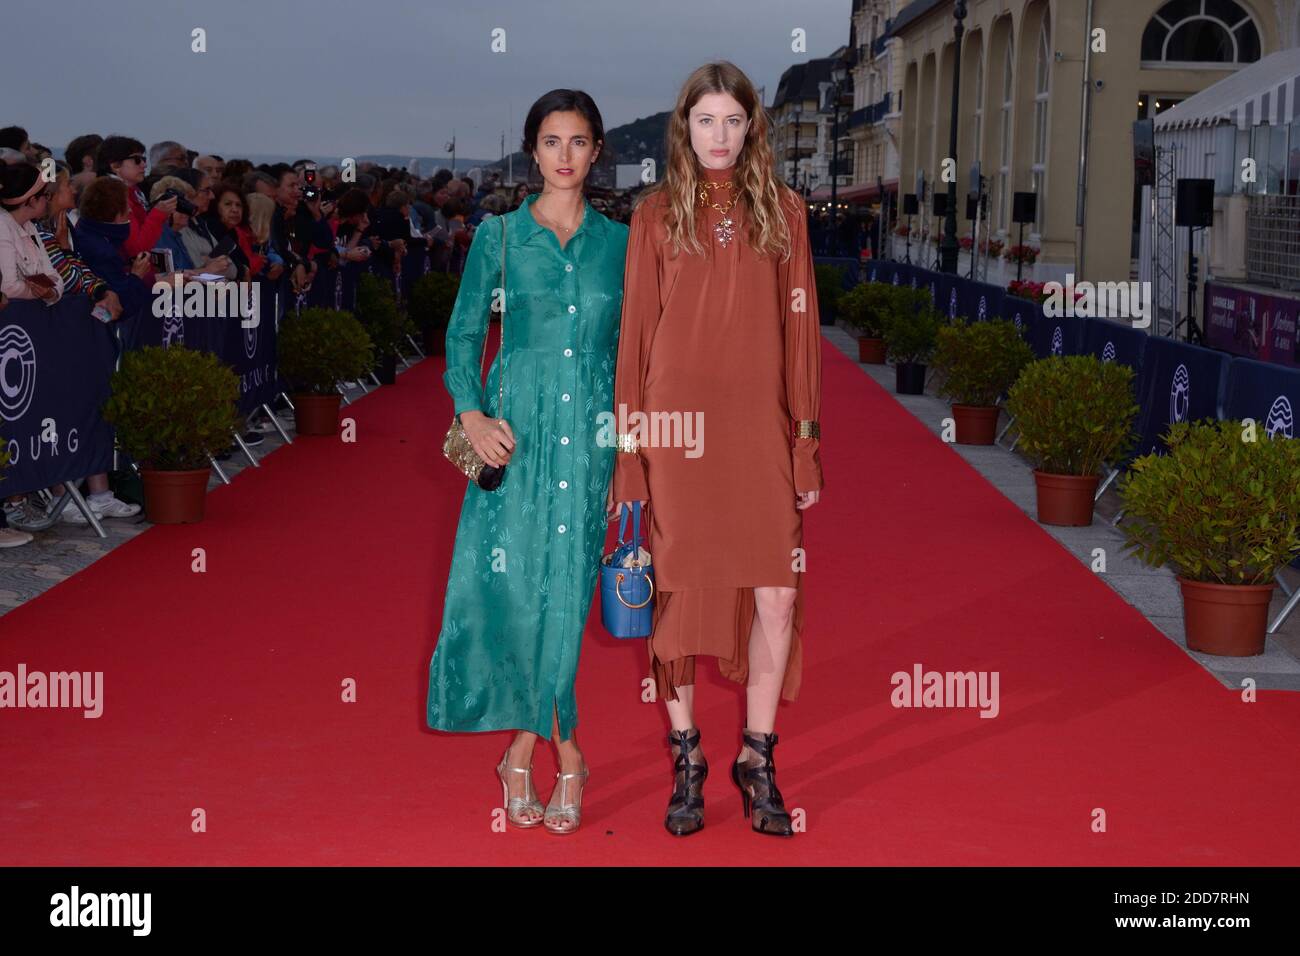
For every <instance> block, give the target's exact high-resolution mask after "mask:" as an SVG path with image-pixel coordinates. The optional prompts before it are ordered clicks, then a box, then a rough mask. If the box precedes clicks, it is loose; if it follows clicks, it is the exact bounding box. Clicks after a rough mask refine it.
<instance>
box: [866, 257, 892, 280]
mask: <svg viewBox="0 0 1300 956" xmlns="http://www.w3.org/2000/svg"><path fill="white" fill-rule="evenodd" d="M893 275H894V263H892V262H883V261H881V260H879V259H870V260H868V261H867V264H866V265H865V266H864V267H863V279H864V280H865V281H867V282H888V281H889V280H890V279H892V278H893Z"/></svg>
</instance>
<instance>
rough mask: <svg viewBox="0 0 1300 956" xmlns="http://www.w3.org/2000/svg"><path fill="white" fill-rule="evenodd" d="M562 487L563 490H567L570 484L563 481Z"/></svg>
mask: <svg viewBox="0 0 1300 956" xmlns="http://www.w3.org/2000/svg"><path fill="white" fill-rule="evenodd" d="M560 487H561V488H567V487H569V483H568V482H567V481H561V482H560Z"/></svg>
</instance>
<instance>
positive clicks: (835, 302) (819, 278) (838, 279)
mask: <svg viewBox="0 0 1300 956" xmlns="http://www.w3.org/2000/svg"><path fill="white" fill-rule="evenodd" d="M813 276H814V279H813V281H815V282H816V283H817V307H818V308H819V309H820V310H822V311H824V312H826V313H827V314H830V315H835V314H837V313H836V309H838V308H839V304H840V299H842V298H844V267H843V266H832V265H827V264H826V263H822V264H820V265H814V266H813Z"/></svg>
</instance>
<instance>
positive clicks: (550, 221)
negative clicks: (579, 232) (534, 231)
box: [533, 202, 585, 232]
mask: <svg viewBox="0 0 1300 956" xmlns="http://www.w3.org/2000/svg"><path fill="white" fill-rule="evenodd" d="M533 212H536V213H540V214H541V217H542V221H543V223H545V224H546V225H549V226H552V227H554V228H556V229H563V230H564V231H565V232H573V230H574V229H576V228H578V227H577V226H563V225H560V223H558V222H556V221H555V220H554V219H552V218H551V217H550V216H548V215H546V213H544V212H541V210H540V209H538V208H537V203H536V202H534V203H533ZM584 215H585V213H584V211H583V210H579V211H578V222H579V223H581V222H582V219H583V216H584Z"/></svg>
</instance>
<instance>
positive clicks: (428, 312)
mask: <svg viewBox="0 0 1300 956" xmlns="http://www.w3.org/2000/svg"><path fill="white" fill-rule="evenodd" d="M459 287H460V278H459V276H456V275H453V274H452V273H450V272H426V273H425V274H424V275H422V276H420V278H418V279H416V280H415V283H414V284H413V285H412V286H411V291H410V293H409V295H408V297H407V303H406V312H407V315H409V316H410V318H411V320H412V321H413V322H414V323H415V325H416V327H417V328H419V330H420V332H421V333H422V335H423V337H424V354H425V355H444V354H445V353H446V345H447V322H448V321H449V320H450V319H451V311H452V309H453V308H454V307H455V305H456V291H457V289H459Z"/></svg>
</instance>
